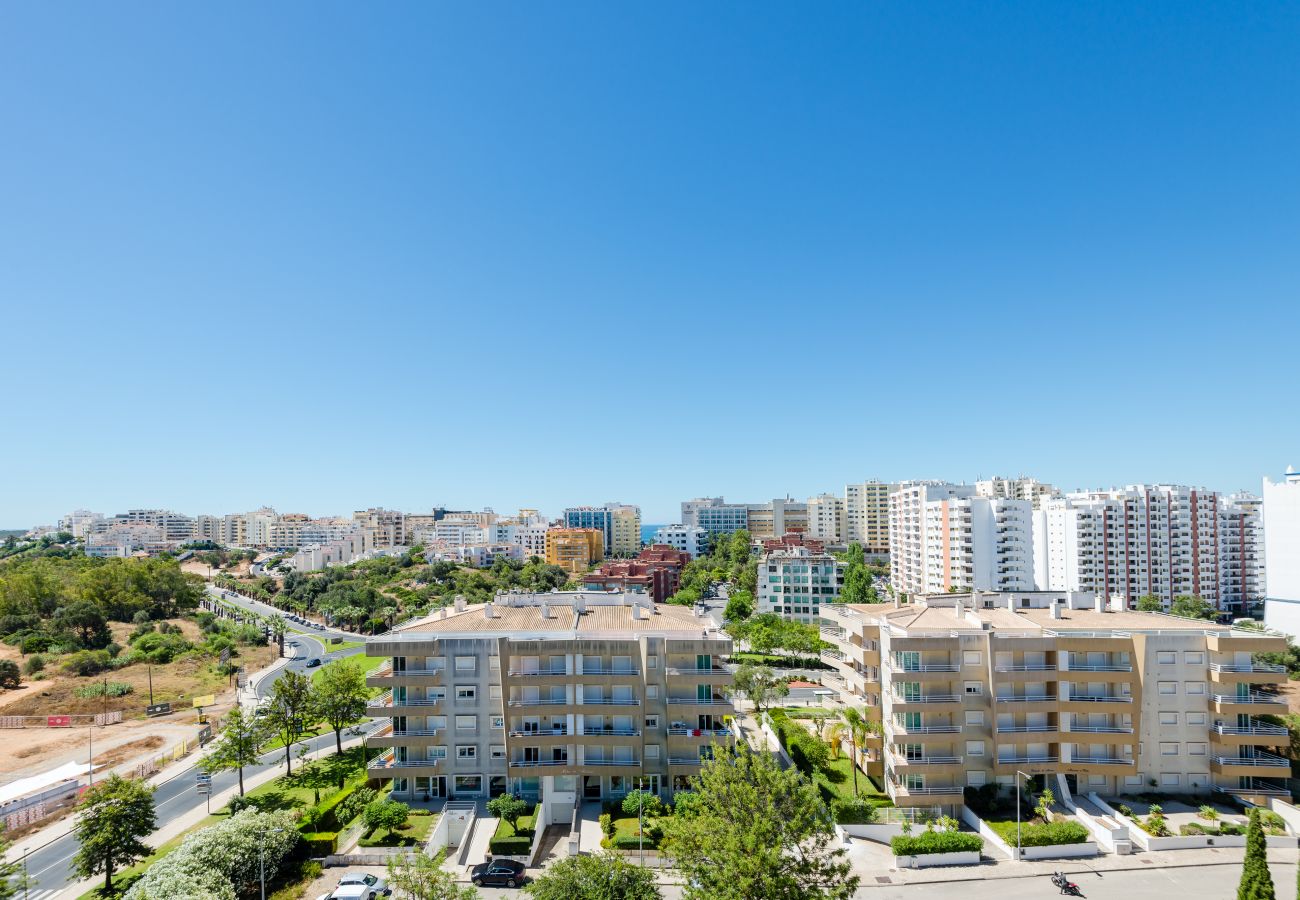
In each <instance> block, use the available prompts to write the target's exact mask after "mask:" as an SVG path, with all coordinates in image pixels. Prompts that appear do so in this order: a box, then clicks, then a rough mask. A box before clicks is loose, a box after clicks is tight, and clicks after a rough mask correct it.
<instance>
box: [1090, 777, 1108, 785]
mask: <svg viewBox="0 0 1300 900" xmlns="http://www.w3.org/2000/svg"><path fill="white" fill-rule="evenodd" d="M1105 783H1106V776H1105V775H1089V776H1088V784H1105Z"/></svg>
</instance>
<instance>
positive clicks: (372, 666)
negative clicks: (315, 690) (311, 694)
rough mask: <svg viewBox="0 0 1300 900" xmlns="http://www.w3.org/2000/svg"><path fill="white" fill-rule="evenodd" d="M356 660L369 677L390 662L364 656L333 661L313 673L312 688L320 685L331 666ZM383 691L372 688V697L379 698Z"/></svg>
mask: <svg viewBox="0 0 1300 900" xmlns="http://www.w3.org/2000/svg"><path fill="white" fill-rule="evenodd" d="M351 646H358V645H355V644H354V645H351ZM331 649H336V648H331ZM354 660H355V661H357V662H360V663H361V671H362V672H365V673H366V674H367V675H369V674H370V673H371V672H373V671H375V670H376V669H378V668H379V667H380V666H382V665H383V664H384V663H386V662H387V661H388V660H387V659H385V658H384V657H382V656H378V657H373V658H370V657H365V656H362V657H360V658H358V657H353V656H349V657H347V659H346V660H342V659H335V660H331V661H330V662H327V663H325V665H323V666H321V667H320V668H318V669H317V670H316V671H314V672H312V673H311V683H312V686H313V687H314V686H316V685H318V684H320V680H321V678H323V677H324V675H325V670H326V669H328V668H329V667H330V666H337V665H338V664H339V663H341V662H345V661H346V662H353V661H354ZM353 664H354V665H355V662H353ZM383 690H384V689H383V688H371V689H370V696H372V697H377V696H379V695H380V694H381V693H383Z"/></svg>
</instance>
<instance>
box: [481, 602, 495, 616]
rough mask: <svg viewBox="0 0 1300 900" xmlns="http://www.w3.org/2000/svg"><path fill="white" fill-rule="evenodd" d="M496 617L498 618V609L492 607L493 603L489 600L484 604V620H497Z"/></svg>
mask: <svg viewBox="0 0 1300 900" xmlns="http://www.w3.org/2000/svg"><path fill="white" fill-rule="evenodd" d="M496 617H497V611H496V609H495V608H494V607H493V606H492V601H491V600H489V601H488V602H487V603H484V604H483V618H485V619H495V618H496Z"/></svg>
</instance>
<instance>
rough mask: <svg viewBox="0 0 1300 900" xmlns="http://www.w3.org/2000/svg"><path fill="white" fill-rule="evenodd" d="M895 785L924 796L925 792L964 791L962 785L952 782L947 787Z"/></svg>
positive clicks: (958, 792)
mask: <svg viewBox="0 0 1300 900" xmlns="http://www.w3.org/2000/svg"><path fill="white" fill-rule="evenodd" d="M894 787H895V788H897V789H898V790H900V791H904V792H906V793H907V794H910V795H912V796H923V795H925V794H960V793H961V792H962V789H961V787H960V786H958V785H955V784H950V785H947V786H945V787H933V786H930V787H908V786H907V785H905V784H895V785H894Z"/></svg>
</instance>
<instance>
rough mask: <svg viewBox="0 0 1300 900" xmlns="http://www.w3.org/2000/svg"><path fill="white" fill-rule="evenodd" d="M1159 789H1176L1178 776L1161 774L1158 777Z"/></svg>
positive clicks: (1170, 773) (1167, 773) (1169, 773)
mask: <svg viewBox="0 0 1300 900" xmlns="http://www.w3.org/2000/svg"><path fill="white" fill-rule="evenodd" d="M1160 786H1161V787H1178V776H1177V775H1175V774H1174V773H1172V772H1162V773H1161V775H1160Z"/></svg>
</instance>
